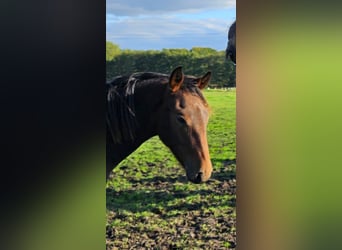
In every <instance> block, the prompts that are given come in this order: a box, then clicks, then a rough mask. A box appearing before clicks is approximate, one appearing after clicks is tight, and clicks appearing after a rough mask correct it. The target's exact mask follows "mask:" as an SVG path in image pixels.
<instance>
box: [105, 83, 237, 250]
mask: <svg viewBox="0 0 342 250" xmlns="http://www.w3.org/2000/svg"><path fill="white" fill-rule="evenodd" d="M204 95H205V97H206V99H207V101H208V103H209V106H210V109H211V116H210V119H209V124H208V132H207V133H208V143H209V151H210V156H211V160H212V163H213V168H214V170H213V174H212V178H211V179H210V180H209V181H208V182H207V183H205V184H197V185H196V184H193V183H191V182H188V181H187V180H186V177H185V171H184V170H183V168H182V167H181V166H180V164H179V163H178V162H177V160H176V159H175V158H174V156H173V155H172V153H171V152H170V151H169V149H168V148H167V147H166V146H164V145H163V144H162V143H161V141H160V140H159V138H158V137H153V138H151V139H150V140H149V141H147V142H145V143H144V144H143V145H141V146H140V147H139V148H138V149H137V150H136V151H135V152H134V153H132V154H131V155H130V156H129V157H128V158H126V159H125V160H124V161H122V162H121V164H120V165H119V166H117V167H116V168H115V169H114V170H113V177H112V179H110V180H109V181H108V182H107V184H106V187H107V189H106V191H107V203H106V205H107V213H106V219H107V222H106V223H107V225H106V231H107V237H106V241H107V249H125V248H130V247H134V246H136V247H138V248H139V247H142V248H144V247H145V248H151V249H164V248H163V247H176V248H182V249H187V247H188V248H189V249H196V248H198V249H201V248H211V247H213V248H215V249H221V248H222V249H229V248H233V247H234V244H235V239H236V237H235V200H236V194H235V189H236V183H235V181H236V178H235V169H236V165H235V157H236V127H235V125H236V112H235V110H236V109H235V103H236V92H235V89H232V90H228V91H225V90H206V91H205V92H204ZM208 239H211V240H209V241H208ZM210 242H211V243H210ZM134 244H136V245H134ZM211 244H213V245H211Z"/></svg>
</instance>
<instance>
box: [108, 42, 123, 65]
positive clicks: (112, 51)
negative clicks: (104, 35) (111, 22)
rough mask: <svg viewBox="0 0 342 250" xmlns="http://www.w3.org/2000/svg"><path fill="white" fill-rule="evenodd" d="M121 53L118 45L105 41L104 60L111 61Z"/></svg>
mask: <svg viewBox="0 0 342 250" xmlns="http://www.w3.org/2000/svg"><path fill="white" fill-rule="evenodd" d="M120 53H121V50H120V47H119V45H116V44H114V43H112V42H109V41H106V61H107V62H108V61H111V60H113V58H114V57H115V56H117V55H119V54H120Z"/></svg>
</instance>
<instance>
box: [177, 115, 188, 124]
mask: <svg viewBox="0 0 342 250" xmlns="http://www.w3.org/2000/svg"><path fill="white" fill-rule="evenodd" d="M177 121H178V122H179V123H180V124H182V125H186V121H185V119H184V117H183V116H181V115H177Z"/></svg>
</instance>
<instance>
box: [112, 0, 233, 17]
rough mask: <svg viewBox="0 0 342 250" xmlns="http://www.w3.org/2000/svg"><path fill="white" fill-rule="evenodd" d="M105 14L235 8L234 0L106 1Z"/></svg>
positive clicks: (123, 14) (163, 12) (158, 13)
mask: <svg viewBox="0 0 342 250" xmlns="http://www.w3.org/2000/svg"><path fill="white" fill-rule="evenodd" d="M106 6H107V7H106V8H107V10H106V12H107V14H113V15H116V16H138V15H153V14H155V15H161V14H165V13H168V14H170V13H189V12H198V11H206V10H210V9H217V8H218V9H220V8H236V1H235V0H210V1H198V0H172V1H161V0H159V1H157V0H107V2H106Z"/></svg>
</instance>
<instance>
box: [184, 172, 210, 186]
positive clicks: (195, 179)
mask: <svg viewBox="0 0 342 250" xmlns="http://www.w3.org/2000/svg"><path fill="white" fill-rule="evenodd" d="M210 175H211V174H209V175H204V174H203V172H199V173H198V174H197V175H195V176H194V177H193V178H190V177H189V176H188V179H189V181H191V182H193V183H195V184H199V183H203V182H206V181H207V180H208V179H209V178H210Z"/></svg>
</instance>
